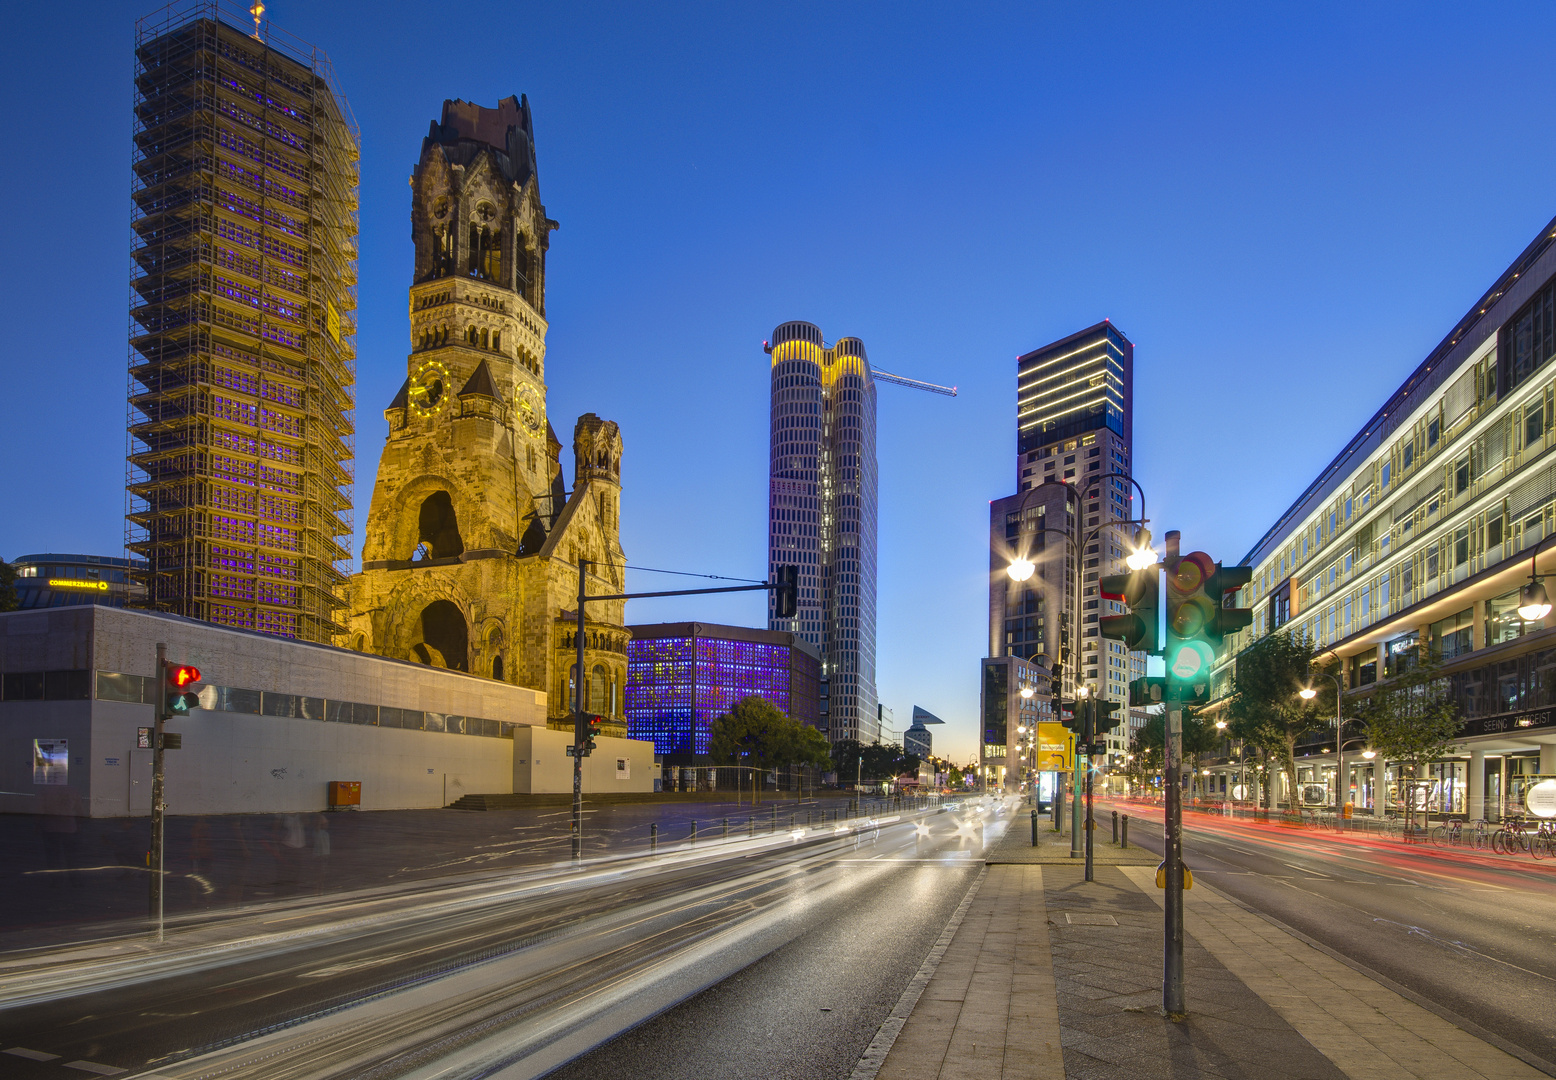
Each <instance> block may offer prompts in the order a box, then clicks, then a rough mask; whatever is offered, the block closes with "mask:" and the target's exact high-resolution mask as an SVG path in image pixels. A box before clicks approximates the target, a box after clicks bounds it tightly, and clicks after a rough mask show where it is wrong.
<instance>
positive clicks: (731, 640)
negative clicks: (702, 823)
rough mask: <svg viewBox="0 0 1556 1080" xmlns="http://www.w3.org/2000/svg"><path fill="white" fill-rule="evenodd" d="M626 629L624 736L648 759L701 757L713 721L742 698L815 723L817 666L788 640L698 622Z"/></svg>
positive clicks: (792, 637) (790, 636)
mask: <svg viewBox="0 0 1556 1080" xmlns="http://www.w3.org/2000/svg"><path fill="white" fill-rule="evenodd" d="M630 629H631V632H632V641H631V642H630V643H629V644H628V646H627V692H626V698H625V702H626V715H627V737H628V738H632V739H644V740H649V741H652V742H653V744H654V752H655V753H657V754H675V755H686V756H697V757H700V756H703V755H705V754H707V753H708V733H709V731H710V730H711V728H712V725H713V721H714V720H715V719H716V718H717V717H718V716H720V715H722V714H723V713H726V712H728V711H729V710H730V707H731V706H733V705H734V704H735V702H737V701H739V700H740V699H741V698H746V697H760V698H762V699H764V700H766V701H770V702H772V704H773V705H775V706H777V707H778V708H779V709H781V710H782V711H783V712H784V713H786V714H788V715H789V716H791V717H793V718H794V719H796V720H799V721H800V722H802V723H808V724H811V725H814V724H815V723H816V714H817V711H818V709H819V680H820V662H819V661H818V659H817V658H816V657H815V656H814V655H813V654H812V653H811V652H810V651H809V650H807V649H806V648H805V647H804V646H803V645H798V644H796V641H795V635H793V634H788V633H782V632H776V631H770V630H750V629H746V628H744V627H734V626H712V625H708V624H702V623H672V624H667V625H662V626H635V627H631V628H630Z"/></svg>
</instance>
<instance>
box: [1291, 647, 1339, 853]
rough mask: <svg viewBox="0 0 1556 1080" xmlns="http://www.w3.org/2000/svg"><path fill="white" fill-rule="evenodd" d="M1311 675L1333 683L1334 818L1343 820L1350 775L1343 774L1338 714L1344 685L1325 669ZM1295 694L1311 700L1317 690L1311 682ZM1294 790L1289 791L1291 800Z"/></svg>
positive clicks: (1305, 699)
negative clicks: (1320, 676) (1319, 676)
mask: <svg viewBox="0 0 1556 1080" xmlns="http://www.w3.org/2000/svg"><path fill="white" fill-rule="evenodd" d="M1311 674H1312V675H1322V676H1323V677H1324V678H1326V679H1328V680H1329V681H1330V682H1332V683H1334V753H1335V783H1334V797H1335V818H1336V820H1337V821H1342V822H1343V821H1344V820H1345V801H1346V796H1347V795H1349V794H1350V793H1351V780H1350V777H1348V776H1346V775H1345V719H1344V717H1342V716H1341V714H1340V707H1341V702H1342V700H1343V699H1344V697H1345V686H1344V684H1342V683H1341V682H1340V679H1339V677H1338V676H1335V675H1331V674H1329V672H1327V671H1314V672H1311ZM1297 696H1298V697H1300V698H1301V699H1302V700H1303V701H1312V700H1313V699H1314V698H1315V697H1317V696H1318V691H1317V690H1315V689H1313V685H1312V682H1311V681H1309V683H1308V685H1307V686H1304V687H1303V688H1302V689H1300V690H1298V691H1297ZM1296 795H1297V793H1296V792H1292V793H1291V797H1292V799H1293V800H1295V799H1296Z"/></svg>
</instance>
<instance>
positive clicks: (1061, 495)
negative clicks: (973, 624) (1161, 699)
mask: <svg viewBox="0 0 1556 1080" xmlns="http://www.w3.org/2000/svg"><path fill="white" fill-rule="evenodd" d="M1133 383H1134V345H1133V344H1131V343H1130V341H1129V339H1128V338H1127V337H1125V336H1124V334H1123V333H1122V332H1121V331H1119V329H1118V328H1117V327H1115V326H1114V325H1113V324H1112V323H1110V322H1106V321H1104V322H1100V323H1098V324H1097V325H1095V326H1092V327H1088V328H1087V329H1085V330H1082V331H1080V332H1079V333H1076V334H1071V335H1070V336H1068V337H1065V338H1062V339H1060V340H1058V341H1055V342H1053V343H1052V344H1050V345H1045V346H1043V347H1042V348H1040V349H1035V350H1033V351H1032V352H1029V353H1026V354H1024V355H1022V356H1020V357H1018V358H1017V360H1016V435H1017V455H1016V477H1015V479H1016V487H1017V493H1016V494H1015V495H1011V496H1009V497H1007V498H1003V499H996V500H995V501H993V502H992V503H990V504H989V511H990V514H989V553H990V559H989V653H988V656H989V658H990V661H992V660H995V659H997V658H999V657H1016V658H1018V659H1019V660H1021V661H1031V660H1033V659H1034V658H1036V657H1038V656H1040V655H1041V656H1044V657H1045V658H1046V660H1047V661H1048V662H1049V663H1052V662H1054V661H1055V660H1056V659H1057V658H1060V657H1062V658H1063V663H1064V667H1063V687H1064V694H1065V696H1066V697H1069V696H1071V695H1073V694H1074V693H1075V690H1076V688H1077V687H1079V686H1086V687H1088V688H1090V692H1093V693H1096V694H1098V695H1100V696H1103V697H1106V698H1108V699H1109V700H1112V701H1116V702H1120V703H1123V702H1127V700H1128V691H1129V681H1130V680H1131V679H1133V678H1138V677H1140V676H1141V675H1143V674H1144V673H1145V666H1144V658H1143V656H1141V655H1134V654H1131V653H1130V652H1129V650H1128V649H1126V648H1125V647H1124V646H1123V644H1121V643H1120V642H1117V641H1108V640H1105V639H1103V638H1101V637H1100V636H1099V635H1098V630H1097V619H1098V617H1099V616H1100V615H1105V614H1110V613H1115V612H1119V611H1122V610H1123V609H1122V607H1121V606H1119V605H1117V604H1116V603H1114V602H1112V601H1108V600H1104V599H1102V598H1101V596H1099V594H1098V590H1097V581H1098V578H1099V577H1100V576H1102V575H1105V574H1112V573H1119V572H1122V571H1123V570H1124V569H1125V566H1124V562H1123V560H1124V557H1125V556H1126V555H1127V554H1128V552H1129V550H1130V548H1129V541H1130V539H1131V538H1132V536H1133V532H1134V527H1133V526H1125V527H1120V528H1107V527H1106V526H1107V525H1108V523H1109V522H1123V521H1128V520H1130V519H1131V518H1133V517H1134V516H1135V514H1134V509H1135V504H1134V502H1133V486H1132V485H1131V484H1130V482H1129V481H1128V480H1125V479H1123V478H1122V477H1118V476H1113V477H1110V476H1109V475H1108V474H1110V473H1124V474H1128V473H1130V472H1131V471H1132V469H1131V464H1132V451H1131V446H1130V443H1131V435H1132V419H1133V396H1134V393H1133V391H1134V386H1133ZM1045 481H1051V482H1052V483H1051V484H1050V485H1049V486H1046V487H1045V486H1043V484H1044V482H1045ZM1044 530H1047V531H1044ZM1093 534H1094V535H1093ZM1066 536H1070V537H1073V539H1074V540H1076V541H1077V542H1080V541H1083V540H1084V546H1083V550H1081V551H1080V552H1079V556H1080V562H1081V565H1080V566H1076V565H1075V554H1076V553H1075V552H1072V551H1071V549H1070V547H1069V545H1068V544H1067V543H1066V541H1065V539H1064V538H1065V537H1066ZM1088 536H1089V537H1090V538H1089V539H1086V538H1087V537H1088ZM1017 558H1024V559H1027V560H1029V561H1031V562H1032V563H1033V564H1035V567H1036V569H1035V572H1034V573H1033V574H1032V576H1031V577H1030V578H1029V579H1028V580H1026V581H1024V582H1017V581H1014V580H1012V579H1011V577H1010V576H1009V575H1008V574H1007V573H1006V568H1007V567H1008V566H1009V565H1010V563H1011V561H1012V560H1014V559H1017ZM1077 573H1079V574H1080V575H1081V581H1080V592H1081V597H1080V604H1081V619H1080V637H1079V640H1078V641H1076V642H1073V643H1072V642H1071V640H1070V632H1071V630H1070V626H1071V624H1070V613H1071V612H1072V611H1073V610H1074V607H1075V604H1076V577H1075V575H1076V574H1077ZM1072 646H1073V647H1072ZM990 661H985V665H986V666H987V664H988V663H989V662H990ZM985 684H986V685H985V696H986V697H987V691H988V680H987V678H986V679H985ZM1042 689H1043V690H1044V691H1046V689H1047V688H1046V687H1043V688H1042ZM1011 692H1014V690H1012V691H1011ZM1121 708H1122V706H1121ZM991 710H992V712H991ZM985 713H986V714H990V715H992V714H993V713H998V714H999V715H1004V713H1003V707H1002V706H1001V705H1000V703H998V702H990V701H985ZM990 730H993V729H992V728H991V729H990ZM1127 734H1128V733H1127V730H1126V726H1121V728H1120V729H1119V731H1118V732H1116V733H1115V736H1114V737H1113V739H1112V741H1111V743H1110V751H1111V752H1118V753H1120V754H1121V753H1122V752H1123V747H1124V742H1123V740H1124V739H1125V738H1127ZM1005 735H1006V740H1007V746H1008V747H1009V749H1007V748H1005V747H1002V748H1001V749H1000V751H999V753H1014V749H1013V747H1014V744H1015V733H1014V732H1006V733H1005ZM985 742H987V736H986V738H985ZM992 756H998V755H997V754H996V753H995V752H994V751H992V750H991V751H989V752H986V754H985V758H986V759H987V758H989V757H992Z"/></svg>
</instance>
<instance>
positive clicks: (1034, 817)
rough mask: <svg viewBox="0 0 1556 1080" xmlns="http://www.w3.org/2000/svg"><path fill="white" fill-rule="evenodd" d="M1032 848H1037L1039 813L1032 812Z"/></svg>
mask: <svg viewBox="0 0 1556 1080" xmlns="http://www.w3.org/2000/svg"><path fill="white" fill-rule="evenodd" d="M1032 846H1033V847H1037V811H1036V810H1033V811H1032Z"/></svg>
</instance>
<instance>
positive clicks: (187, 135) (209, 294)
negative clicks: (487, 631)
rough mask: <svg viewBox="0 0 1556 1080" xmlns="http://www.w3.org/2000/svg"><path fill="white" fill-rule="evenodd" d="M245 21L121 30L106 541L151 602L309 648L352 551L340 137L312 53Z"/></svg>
mask: <svg viewBox="0 0 1556 1080" xmlns="http://www.w3.org/2000/svg"><path fill="white" fill-rule="evenodd" d="M256 18H258V17H257V16H256ZM224 20H226V21H224ZM243 22H246V18H245V16H244V13H243V12H242V10H241V9H239V8H235V7H230V6H229V5H227V4H218V3H214V2H211V3H205V2H196V3H183V4H178V5H175V6H174V7H170V8H168V9H166V10H165V11H163V12H160V13H158V14H156V15H153V16H150V17H148V18H147V19H144V20H142V21H141V22H140V23H139V24H138V26H137V28H136V47H135V128H134V151H133V157H132V166H131V167H132V170H133V188H132V197H133V200H134V211H133V215H132V218H131V225H132V228H133V230H134V241H133V252H132V259H133V267H132V278H131V288H132V299H131V309H130V317H131V320H132V325H131V330H130V371H129V374H130V386H129V396H130V414H129V435H130V438H129V453H128V459H129V468H128V475H127V478H126V487H127V491H128V504H129V505H128V508H127V519H128V524H127V529H126V531H127V536H126V546H127V547H128V548H129V549H130V550H131V551H133V552H135V554H136V555H138V556H140V558H142V559H144V560H145V567H144V571H141V570H137V571H136V573H137V577H138V578H141V579H142V581H143V583H144V584H145V586H146V589H147V594H148V595H147V603H148V604H149V605H150V606H152V607H154V608H157V609H160V610H163V611H171V612H175V613H177V614H179V615H186V616H190V617H193V618H197V619H208V620H210V621H212V622H217V623H223V624H225V625H228V626H236V627H242V628H244V629H248V630H259V631H262V632H265V633H270V634H277V635H280V636H283V637H295V638H301V639H304V640H307V641H325V642H327V641H330V640H332V638H333V637H334V636H335V635H336V634H337V633H338V632H339V631H340V629H341V623H340V618H339V614H338V613H339V609H340V608H341V607H342V606H343V602H344V601H343V598H342V596H341V595H340V594H341V591H342V586H343V585H344V583H345V577H344V576H343V573H342V570H343V567H344V564H345V562H346V560H347V559H348V558H349V554H350V553H349V552H348V550H347V548H346V539H345V538H346V537H348V536H349V535H350V533H351V525H350V512H351V472H350V469H351V458H352V432H353V427H352V408H353V386H354V384H355V381H356V376H355V361H356V353H355V346H354V344H353V339H354V336H355V327H354V325H353V322H354V320H353V315H354V313H355V311H356V306H357V304H356V263H357V167H358V157H359V151H358V141H357V131H356V128H355V125H354V124H353V122H352V120H351V115H350V112H349V110H348V108H347V106H346V102H345V100H344V99H343V98H342V97H341V96H340V95H339V93H338V92H337V90H336V89H335V87H334V84H333V81H332V76H331V72H330V67H329V62H328V61H327V60H326V59H325V58H324V56H323V54H322V53H320V52H319V51H318V50H317V49H315V48H314V47H313V46H311V45H307V44H305V43H302V42H299V41H296V40H295V39H292V38H289V37H287V36H286V35H284V34H282V33H281V32H280V31H278V30H275V29H274V28H271V27H269V26H268V25H256V27H255V28H254V29H253V31H252V32H250V30H248V29H247V28H246V27H244V28H240V26H242V24H243ZM235 23H237V25H235Z"/></svg>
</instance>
